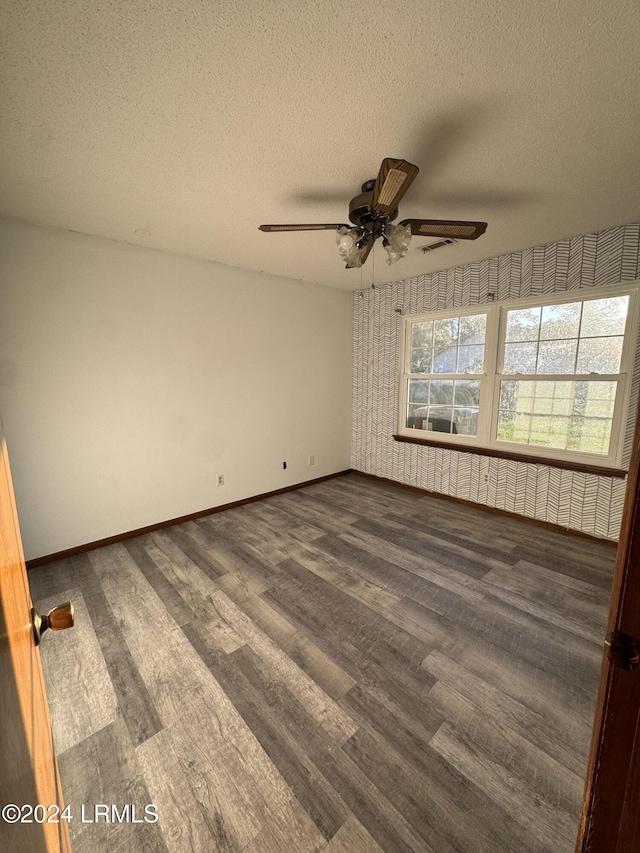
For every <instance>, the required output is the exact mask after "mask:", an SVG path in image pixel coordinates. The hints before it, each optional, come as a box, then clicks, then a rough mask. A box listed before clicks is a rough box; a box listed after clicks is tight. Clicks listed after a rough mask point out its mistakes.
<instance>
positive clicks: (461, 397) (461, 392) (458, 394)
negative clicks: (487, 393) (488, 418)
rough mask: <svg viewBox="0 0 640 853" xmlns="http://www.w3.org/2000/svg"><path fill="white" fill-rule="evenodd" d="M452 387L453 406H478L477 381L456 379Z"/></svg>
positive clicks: (478, 384)
mask: <svg viewBox="0 0 640 853" xmlns="http://www.w3.org/2000/svg"><path fill="white" fill-rule="evenodd" d="M454 386H455V387H454V396H453V404H454V406H478V405H479V404H480V382H479V380H477V379H456V380H455V382H454Z"/></svg>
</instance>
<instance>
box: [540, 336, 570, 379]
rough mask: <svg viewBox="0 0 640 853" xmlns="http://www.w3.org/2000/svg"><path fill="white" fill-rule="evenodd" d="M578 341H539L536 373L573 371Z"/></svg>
mask: <svg viewBox="0 0 640 853" xmlns="http://www.w3.org/2000/svg"><path fill="white" fill-rule="evenodd" d="M577 345H578V341H575V340H574V341H540V350H539V352H538V369H537V371H536V373H575V369H576V349H577Z"/></svg>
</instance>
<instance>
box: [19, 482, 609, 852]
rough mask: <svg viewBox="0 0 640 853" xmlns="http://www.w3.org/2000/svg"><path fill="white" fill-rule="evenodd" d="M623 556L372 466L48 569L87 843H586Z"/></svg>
mask: <svg viewBox="0 0 640 853" xmlns="http://www.w3.org/2000/svg"><path fill="white" fill-rule="evenodd" d="M614 557H615V552H614V550H613V549H612V548H610V547H607V546H605V545H601V544H599V543H594V542H590V541H588V540H581V539H577V538H575V537H570V536H567V535H564V534H560V533H554V532H550V531H547V530H544V529H542V528H539V527H534V526H531V525H528V524H526V523H522V522H518V521H513V520H511V519H505V518H502V517H499V516H494V515H489V514H487V513H483V512H482V511H479V510H473V509H468V508H466V507H461V506H458V505H455V504H452V503H449V502H445V501H441V500H438V499H434V498H430V497H427V496H421V495H419V494H417V493H412V492H408V491H405V490H401V489H397V488H395V487H393V486H390V485H387V484H382V483H377V482H373V481H371V480H367V479H365V478H363V477H360V476H358V475H349V476H346V477H341V478H338V479H335V480H330V481H327V482H324V483H319V484H316V485H314V486H311V487H308V488H305V489H303V490H300V491H296V492H290V493H288V494H284V495H279V496H276V497H272V498H269V499H267V500H265V501H262V502H259V503H253V504H249V505H246V506H244V507H239V508H236V509H232V510H228V511H226V512H222V513H218V514H215V515H212V516H208V517H206V518H202V519H200V520H198V521H197V522H189V523H186V524H182V525H179V526H176V527H172V528H167V529H165V530H163V531H161V532H157V533H153V534H149V535H146V536H142V537H140V538H138V539H131V540H128V541H127V542H125V543H123V544H119V545H112V546H110V547H107V548H103V549H100V550H97V551H93V552H91V553H88V554H84V555H81V556H77V557H74V558H72V559H69V560H61V561H59V562H57V563H53V564H50V565H48V566H45V567H41V568H39V569H35V570H33V571H32V572H31V574H30V582H31V587H32V594H33V598H34V600H35V601H36V602H37V605H38V607H39V608H40V609H41V610H46V609H47V608H48V607H52V606H54V605H55V604H57V603H59V602H60V601H62V600H64V599H66V598H71V599H72V600H73V601H74V604H75V606H76V613H77V624H76V627H75V628H74V629H73V630H72V631H67V632H63V633H60V634H57V635H51V634H50V635H47V636H45V638H44V641H43V646H42V656H43V662H44V667H45V676H46V681H47V688H48V692H49V697H50V704H51V708H52V717H53V726H54V736H55V739H56V749H57V752H58V754H59V763H60V771H61V775H62V783H63V788H64V791H65V796H66V800H67V802H68V803H69V805H70V807H71V813H72V814H73V815H74V820H73V821H72V822H71V825H70V829H71V835H72V840H73V843H74V850H75V851H76V853H83V851H91V853H101V851H105V853H106V851H109V853H118V851H122V853H136V851H142V850H144V851H151V852H152V853H156V851H158V853H159V851H163V850H167V851H169V853H177V852H178V851H211V850H216V851H229V853H231V851H245V853H275V852H276V851H278V853H279V852H280V851H287V852H288V853H289V852H290V853H305V851H322V850H326V851H327V853H370V851H379V850H383V851H386V853H408V851H423V852H424V853H453V851H458V853H481V851H482V853H503V851H512V853H542V851H549V852H550V853H551V851H552V853H565V851H566V853H570V851H572V850H573V844H574V839H575V835H576V828H577V820H578V814H579V807H580V799H581V794H582V785H583V777H584V772H585V765H586V756H587V750H588V743H589V736H590V729H591V722H592V714H593V708H594V702H595V692H596V684H597V678H598V671H599V666H600V660H601V654H602V642H603V637H604V625H605V615H606V608H607V603H608V597H609V590H610V583H611V576H612V568H613V563H614ZM94 803H103V804H108V805H109V804H112V803H113V804H115V805H116V806H118V808H121V807H122V806H123V805H124V804H127V803H129V804H134V805H135V806H136V809H137V815H136V816H137V817H138V819H140V817H141V816H142V815H143V809H144V806H145V805H146V804H148V803H153V804H155V805H156V806H157V810H158V814H159V821H158V823H157V824H146V823H138V824H133V823H122V824H119V823H109V824H106V823H104V822H102V821H101V822H99V823H81V822H80V819H79V815H80V805H81V804H84V805H85V815H86V814H89V815H91V814H92V813H93V812H92V808H93V804H94Z"/></svg>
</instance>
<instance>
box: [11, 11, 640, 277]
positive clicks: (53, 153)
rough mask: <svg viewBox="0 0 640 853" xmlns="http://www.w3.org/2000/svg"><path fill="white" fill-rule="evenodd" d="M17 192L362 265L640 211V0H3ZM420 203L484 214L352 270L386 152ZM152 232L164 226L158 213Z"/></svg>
mask: <svg viewBox="0 0 640 853" xmlns="http://www.w3.org/2000/svg"><path fill="white" fill-rule="evenodd" d="M0 32H1V33H2V36H1V38H2V59H1V69H0V70H1V74H2V88H1V91H0V104H1V108H2V116H1V120H0V144H1V146H2V157H1V158H0V214H2V215H5V216H9V217H13V218H17V219H23V220H27V221H30V222H34V223H38V224H43V225H51V226H56V227H59V228H67V229H72V230H74V231H81V232H85V233H87V234H96V235H100V236H103V237H109V238H113V239H115V240H124V241H127V242H131V243H138V244H140V245H145V246H152V247H155V248H158V249H164V250H166V251H170V252H178V253H181V254H186V255H192V256H196V257H202V258H209V259H211V260H215V261H219V262H221V263H224V264H230V265H233V266H238V267H246V268H249V269H254V270H261V271H264V272H268V273H274V274H277V275H283V276H288V277H291V278H294V279H301V280H303V281H310V282H319V283H321V284H326V285H331V286H335V287H343V288H347V289H353V288H359V287H361V286H363V285H365V286H368V285H369V284H371V282H372V275H373V272H374V265H375V282H376V284H382V283H385V282H388V281H393V280H396V279H399V278H408V277H410V276H414V275H419V274H421V273H425V272H429V271H432V270H435V269H442V268H445V267H451V266H456V265H458V264H462V263H467V262H469V261H473V260H479V259H481V258H487V257H493V256H495V255H499V254H502V253H505V252H510V251H514V250H518V249H522V248H525V247H527V246H533V245H539V244H543V243H547V242H550V241H553V240H556V239H560V238H563V237H568V236H572V235H576V234H583V233H588V232H591V231H596V230H599V229H602V228H608V227H613V226H616V225H620V224H623V223H625V222H630V221H633V220H635V219H637V218H638V217H639V216H640V199H639V193H638V187H639V186H640V157H639V156H638V152H639V150H640V149H639V145H638V129H639V127H640V122H639V115H638V113H639V109H640V108H639V103H640V101H639V98H638V92H639V91H640V62H638V44H639V42H640V38H639V36H640V15H639V14H638V4H637V0H555V2H553V3H551V2H547V0H538V2H513V0H475V2H474V0H460V2H452V0H430V2H424V0H421V1H420V2H418V0H416V2H409V0H396V2H393V3H367V4H353V3H351V4H345V3H344V2H337V1H336V0H323V2H322V3H316V4H311V3H308V2H300V0H297V2H296V0H288V2H285V0H270V1H269V0H215V2H214V1H213V0H209V2H207V0H204V2H200V0H198V1H197V2H196V0H173V2H168V0H146V2H145V0H102V2H100V3H98V2H96V0H39V2H38V3H27V2H25V0H3V2H2V4H0ZM387 156H389V157H404V158H406V159H407V160H409V161H411V162H413V163H416V164H417V165H418V166H419V167H420V174H419V176H418V178H417V179H416V181H415V183H414V184H413V186H412V187H411V189H410V190H409V192H408V194H407V195H406V197H405V199H404V201H403V202H402V203H401V206H400V218H403V217H410V216H414V217H424V218H453V219H481V220H486V221H487V222H488V223H489V227H488V230H487V233H486V234H485V235H484V236H483V237H480V239H478V240H477V241H475V242H469V243H458V244H456V245H453V246H448V247H446V248H443V249H438V250H437V251H434V252H433V253H431V254H428V255H424V254H423V253H422V252H421V251H420V250H419V247H420V246H421V245H426V244H427V243H428V242H429V241H428V240H425V239H419V238H414V239H413V242H412V244H411V248H410V251H409V254H408V255H407V257H406V258H404V259H403V260H401V261H400V262H399V263H398V264H396V265H394V266H391V267H389V266H387V264H386V263H385V262H384V261H385V260H386V253H385V252H384V251H383V250H382V246H381V244H380V242H378V244H377V251H376V253H375V257H374V258H372V256H370V257H369V260H368V261H367V264H366V266H365V267H364V268H363V270H362V272H361V271H360V270H345V269H344V268H343V265H342V262H341V261H340V259H339V256H338V252H337V249H336V246H335V238H334V234H333V233H332V232H308V233H293V234H264V233H262V232H260V231H258V225H259V224H260V223H263V222H268V223H279V222H293V223H295V222H342V221H345V220H346V218H347V208H348V202H349V199H350V198H351V197H352V196H354V195H355V194H356V193H357V192H359V188H360V184H361V183H362V182H363V181H364V180H366V179H367V178H370V177H375V175H376V173H377V171H378V167H379V164H380V161H381V160H382V158H383V157H387ZM147 235H148V236H147Z"/></svg>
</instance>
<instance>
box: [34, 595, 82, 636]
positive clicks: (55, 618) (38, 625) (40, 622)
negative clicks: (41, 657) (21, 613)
mask: <svg viewBox="0 0 640 853" xmlns="http://www.w3.org/2000/svg"><path fill="white" fill-rule="evenodd" d="M31 620H32V622H33V636H34V637H35V641H36V646H39V645H40V640H41V638H42V635H43V634H44V632H45V631H46V630H47V629H48V628H51V630H52V631H64V629H65V628H73V604H72V603H71V602H70V601H65V603H64V604H60V605H58V607H54V608H53V610H50V611H49V612H48V613H47V615H46V616H40V614H39V613H37V612H36V609H35V607H32V608H31Z"/></svg>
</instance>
